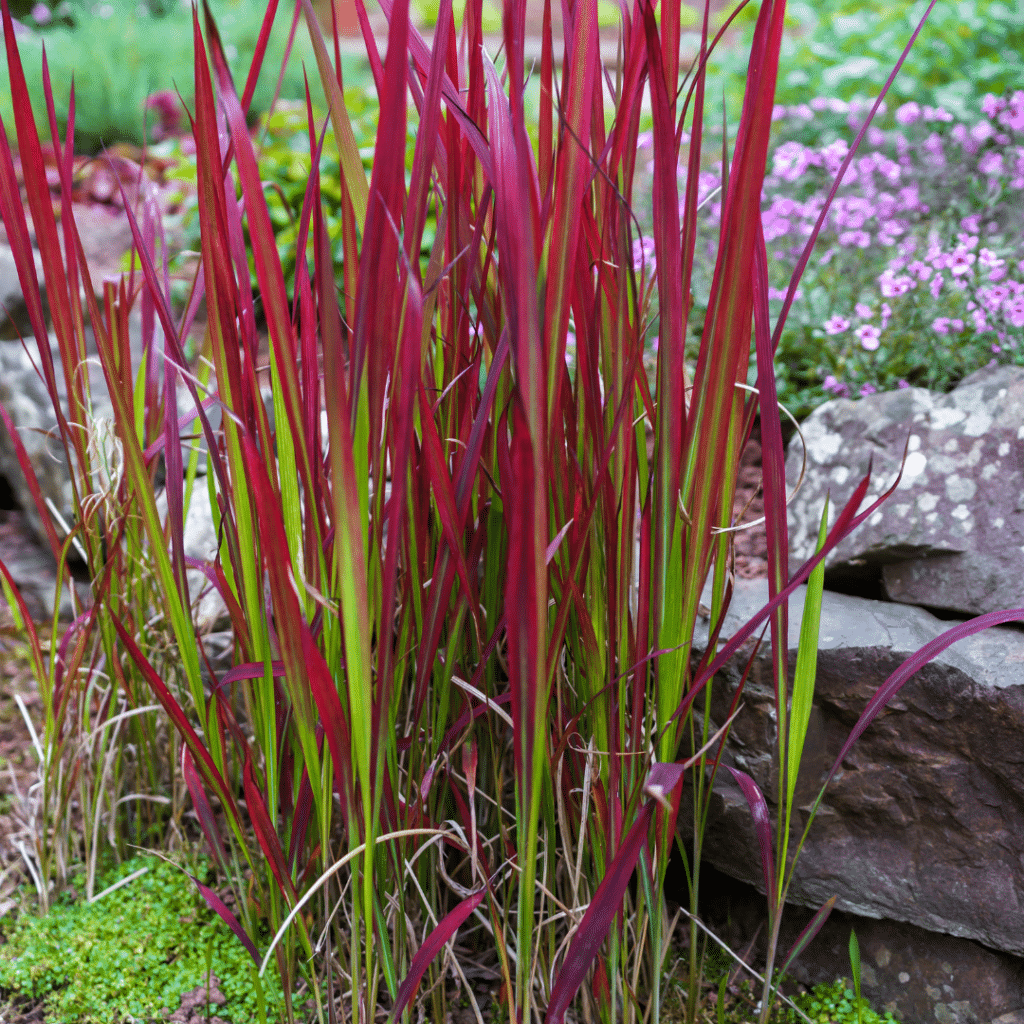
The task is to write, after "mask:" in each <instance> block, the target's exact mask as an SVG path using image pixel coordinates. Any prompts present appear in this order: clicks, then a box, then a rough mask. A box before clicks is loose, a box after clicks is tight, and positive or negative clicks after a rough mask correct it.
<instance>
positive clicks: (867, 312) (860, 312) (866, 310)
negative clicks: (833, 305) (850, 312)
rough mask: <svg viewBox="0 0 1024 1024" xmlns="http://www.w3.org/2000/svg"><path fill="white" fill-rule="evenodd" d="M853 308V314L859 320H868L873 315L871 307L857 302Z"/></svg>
mask: <svg viewBox="0 0 1024 1024" xmlns="http://www.w3.org/2000/svg"><path fill="white" fill-rule="evenodd" d="M853 308H854V312H855V313H856V314H857V316H859V317H860V318H861V320H870V319H871V318H872V317H873V316H874V315H875V314H874V312H873V311H872V309H871V307H870V306H868V305H867V304H866V303H863V302H858V303H857V305H856V306H854V307H853Z"/></svg>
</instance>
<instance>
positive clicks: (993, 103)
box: [981, 92, 1006, 117]
mask: <svg viewBox="0 0 1024 1024" xmlns="http://www.w3.org/2000/svg"><path fill="white" fill-rule="evenodd" d="M1005 107H1006V100H1004V99H1001V98H1000V97H998V96H993V95H992V93H990V92H989V93H986V94H985V98H984V99H983V100H982V101H981V109H982V111H983V112H984V114H985V116H986V117H995V116H996V114H998V113H999V111H1000V110H1003V109H1005Z"/></svg>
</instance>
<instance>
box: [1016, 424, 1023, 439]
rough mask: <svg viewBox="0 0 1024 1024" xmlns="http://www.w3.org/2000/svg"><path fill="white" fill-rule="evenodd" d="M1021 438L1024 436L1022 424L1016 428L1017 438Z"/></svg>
mask: <svg viewBox="0 0 1024 1024" xmlns="http://www.w3.org/2000/svg"><path fill="white" fill-rule="evenodd" d="M1022 438H1024V424H1021V425H1020V426H1019V427H1018V428H1017V440H1018V441H1020V440H1021V439H1022Z"/></svg>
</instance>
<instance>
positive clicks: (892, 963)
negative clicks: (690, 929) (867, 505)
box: [702, 873, 1024, 1024]
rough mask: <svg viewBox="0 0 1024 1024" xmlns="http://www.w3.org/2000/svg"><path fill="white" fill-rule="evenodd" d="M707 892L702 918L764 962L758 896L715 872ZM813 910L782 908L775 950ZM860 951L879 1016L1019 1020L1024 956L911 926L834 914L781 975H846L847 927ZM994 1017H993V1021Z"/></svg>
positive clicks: (984, 1022) (959, 1022) (787, 945)
mask: <svg viewBox="0 0 1024 1024" xmlns="http://www.w3.org/2000/svg"><path fill="white" fill-rule="evenodd" d="M706 881H707V883H709V884H711V885H713V886H714V892H713V895H712V896H710V897H709V898H708V899H707V900H704V901H702V902H703V905H704V914H703V916H704V918H705V922H706V923H707V924H708V926H709V927H710V928H711V929H712V931H713V932H714V933H715V935H717V936H719V938H721V939H722V940H723V941H724V942H726V943H728V945H729V946H730V947H731V948H733V949H737V950H745V949H746V948H747V946H748V945H749V944H750V943H751V942H753V943H754V947H753V950H752V953H751V956H750V958H749V959H750V962H751V963H752V964H753V965H754V966H755V967H756V966H759V965H763V963H764V958H765V952H766V946H767V943H766V941H765V937H766V935H767V934H768V932H769V928H768V923H767V914H766V912H765V911H766V904H765V900H764V897H763V896H762V895H761V894H760V893H758V892H757V890H755V889H754V888H752V887H751V886H748V885H745V884H743V883H741V882H736V881H733V880H732V879H728V878H723V877H722V876H721V875H720V874H717V873H716V874H715V875H714V876H712V877H711V878H708V879H706ZM811 917H812V912H811V911H810V910H806V909H804V908H803V907H793V906H790V907H787V909H786V912H785V914H784V915H783V920H782V930H781V933H780V935H779V948H780V950H781V953H782V955H785V953H786V951H788V950H789V949H791V948H792V946H793V944H794V942H795V941H796V940H797V938H798V936H799V935H800V933H801V932H802V931H803V930H804V928H805V927H806V926H807V924H808V923H809V922H810V920H811ZM851 931H853V932H855V933H856V935H857V941H858V944H859V946H860V954H861V993H862V995H863V996H864V998H865V999H866V1000H868V1002H869V1003H870V1004H871V1006H872V1007H874V1009H876V1010H877V1011H878V1012H879V1013H882V1012H884V1011H886V1010H888V1011H889V1012H890V1013H892V1014H893V1016H894V1017H895V1018H896V1019H897V1020H901V1021H905V1022H907V1024H911V1022H924V1021H929V1022H932V1021H942V1022H945V1024H988V1022H990V1021H991V1022H992V1024H1024V1014H1022V1015H1020V1016H1015V1014H1014V1011H1019V1010H1020V1009H1021V1007H1024V961H1022V960H1021V959H1020V958H1019V957H1016V956H1012V955H1011V954H1009V953H998V952H996V951H994V950H991V949H986V948H985V947H984V946H980V945H979V944H978V943H976V942H972V941H970V940H969V939H958V938H954V937H952V936H950V935H938V934H936V933H935V932H930V931H926V930H925V929H923V928H915V927H914V926H913V925H909V924H901V923H898V922H896V921H879V920H875V919H872V918H865V917H854V916H853V915H851V914H844V913H843V912H842V911H838V910H837V911H833V912H832V914H831V915H830V916H829V919H828V920H827V921H826V922H825V925H824V927H823V928H822V929H821V931H820V932H819V933H818V935H817V936H816V937H815V938H814V940H813V941H812V942H811V944H810V946H808V948H807V949H806V950H805V951H804V952H803V953H802V954H801V956H800V957H799V959H798V960H797V961H796V962H795V963H794V964H793V966H792V967H791V968H790V970H789V971H788V972H787V973H788V974H789V976H790V977H791V978H792V979H793V980H794V981H797V982H800V983H801V984H803V985H806V986H807V987H808V988H810V987H812V986H814V985H818V984H821V983H825V984H831V983H832V982H834V981H835V980H836V978H843V979H844V980H845V981H846V986H847V987H848V988H852V987H853V985H852V979H851V976H850V952H849V949H850V932H851ZM993 1018H998V1020H993Z"/></svg>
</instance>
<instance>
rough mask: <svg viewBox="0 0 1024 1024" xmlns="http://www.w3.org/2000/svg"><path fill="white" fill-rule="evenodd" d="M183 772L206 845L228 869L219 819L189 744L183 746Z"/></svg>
mask: <svg viewBox="0 0 1024 1024" xmlns="http://www.w3.org/2000/svg"><path fill="white" fill-rule="evenodd" d="M181 774H182V775H183V776H184V777H185V785H186V786H188V791H189V794H190V796H191V797H192V806H193V807H194V808H195V812H196V817H198V818H199V826H200V828H202V830H203V835H204V836H205V837H206V845H207V846H208V847H209V848H210V852H211V853H212V854H213V855H214V857H216V858H217V863H218V864H219V865H220V866H221V867H222V868H223V869H224V871H225V872H227V871H228V863H227V858H226V857H225V855H224V844H223V843H222V842H221V838H220V830H219V829H218V828H217V819H216V817H215V816H214V813H213V808H212V807H210V801H209V800H207V798H206V790H205V789H204V788H203V780H202V779H201V778H200V777H199V772H197V771H196V763H195V760H194V759H193V757H192V752H191V751H190V750H189V749H188V747H187V746H184V745H182V748H181Z"/></svg>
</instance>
